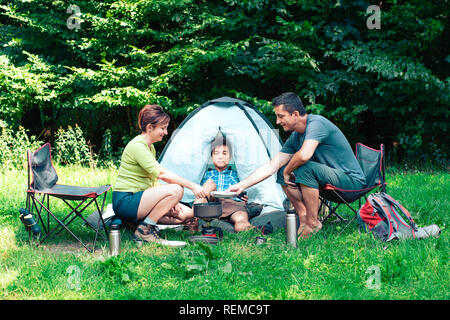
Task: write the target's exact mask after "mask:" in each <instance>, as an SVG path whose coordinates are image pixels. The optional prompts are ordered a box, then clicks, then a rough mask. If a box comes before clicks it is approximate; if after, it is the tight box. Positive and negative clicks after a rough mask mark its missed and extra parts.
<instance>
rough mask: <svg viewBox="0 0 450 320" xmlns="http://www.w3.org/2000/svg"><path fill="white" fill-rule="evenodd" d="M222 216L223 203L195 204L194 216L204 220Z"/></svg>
mask: <svg viewBox="0 0 450 320" xmlns="http://www.w3.org/2000/svg"><path fill="white" fill-rule="evenodd" d="M221 215H222V203H220V202H209V203H195V204H194V216H195V217H197V218H202V219H205V218H206V219H215V218H219V217H220V216H221Z"/></svg>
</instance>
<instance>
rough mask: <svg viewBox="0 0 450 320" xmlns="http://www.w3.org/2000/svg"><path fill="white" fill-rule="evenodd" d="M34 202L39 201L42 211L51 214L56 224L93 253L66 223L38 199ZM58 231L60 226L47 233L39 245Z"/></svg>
mask: <svg viewBox="0 0 450 320" xmlns="http://www.w3.org/2000/svg"><path fill="white" fill-rule="evenodd" d="M34 201H37V202H38V203H39V204H40V205H41V208H42V209H44V210H45V211H47V213H48V214H50V215H51V216H52V217H53V219H55V220H56V222H58V224H59V225H60V226H61V227H63V228H64V229H66V230H67V232H69V233H70V235H72V237H74V238H75V239H76V240H78V242H80V243H81V244H82V245H83V247H85V248H86V250H88V251H89V252H92V251H91V250H90V249H89V248H88V247H87V246H86V245H85V244H84V243H83V241H81V240H80V239H79V238H78V237H77V236H76V235H75V234H74V233H73V232H72V231H71V230H70V229H69V228H67V226H66V225H65V224H64V222H62V221H61V220H59V219H58V218H57V217H56V216H55V215H54V214H53V213H52V212H51V211H50V210H49V209H47V207H45V205H44V204H43V203H41V202H40V201H39V200H38V199H34ZM66 218H67V216H66ZM56 229H58V226H56V227H55V228H53V229H52V230H51V231H50V232H49V233H47V234H46V235H45V237H44V238H42V239H41V240H40V241H39V244H42V243H43V242H44V241H45V240H46V239H47V238H48V237H49V236H50V235H51V234H52V233H53V232H54V231H55V230H56Z"/></svg>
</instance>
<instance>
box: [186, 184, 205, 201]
mask: <svg viewBox="0 0 450 320" xmlns="http://www.w3.org/2000/svg"><path fill="white" fill-rule="evenodd" d="M190 189H191V190H192V192H193V193H194V196H195V198H197V199H202V198H206V197H208V196H209V193H208V191H206V190H205V189H204V188H203V187H202V186H201V185H199V184H195V183H194V184H193V185H192V187H191V188H190Z"/></svg>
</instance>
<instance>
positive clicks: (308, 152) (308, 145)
mask: <svg viewBox="0 0 450 320" xmlns="http://www.w3.org/2000/svg"><path fill="white" fill-rule="evenodd" d="M318 145H319V141H317V140H312V139H308V140H305V141H304V142H303V145H302V147H301V148H300V150H299V151H297V152H296V153H295V154H294V155H293V156H292V158H291V159H290V161H289V163H288V164H287V166H286V168H284V172H283V177H284V182H285V183H286V184H287V185H288V186H295V183H293V182H290V181H289V180H290V177H291V175H292V172H293V171H294V170H295V169H297V168H298V167H300V166H301V165H303V164H305V163H306V162H308V161H309V159H311V157H312V156H313V154H314V152H315V151H316V148H317V146H318Z"/></svg>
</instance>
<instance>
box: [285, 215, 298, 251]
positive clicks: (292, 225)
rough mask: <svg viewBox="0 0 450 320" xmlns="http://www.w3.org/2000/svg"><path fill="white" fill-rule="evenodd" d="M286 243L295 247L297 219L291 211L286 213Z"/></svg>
mask: <svg viewBox="0 0 450 320" xmlns="http://www.w3.org/2000/svg"><path fill="white" fill-rule="evenodd" d="M286 243H287V244H290V245H292V246H293V247H294V248H296V247H297V219H296V214H295V213H293V212H288V213H287V214H286Z"/></svg>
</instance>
